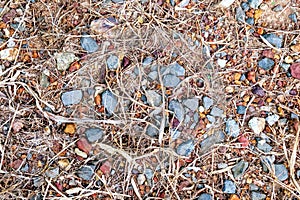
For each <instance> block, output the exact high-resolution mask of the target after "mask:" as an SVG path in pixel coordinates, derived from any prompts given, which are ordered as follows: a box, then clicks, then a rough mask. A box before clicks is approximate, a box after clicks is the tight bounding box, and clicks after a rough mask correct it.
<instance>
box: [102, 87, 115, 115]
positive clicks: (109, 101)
mask: <svg viewBox="0 0 300 200" xmlns="http://www.w3.org/2000/svg"><path fill="white" fill-rule="evenodd" d="M101 99H102V105H103V106H104V108H105V110H106V111H107V113H108V114H109V115H111V114H112V113H113V112H114V111H115V109H116V107H117V104H118V99H117V97H116V96H115V95H114V94H113V93H112V92H111V91H109V90H105V91H104V92H103V93H102V95H101Z"/></svg>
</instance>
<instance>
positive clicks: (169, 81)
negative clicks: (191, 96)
mask: <svg viewBox="0 0 300 200" xmlns="http://www.w3.org/2000/svg"><path fill="white" fill-rule="evenodd" d="M180 81H181V80H180V79H179V78H178V77H177V76H175V75H173V74H166V75H164V77H163V84H164V86H165V87H176V86H177V85H178V84H179V83H180Z"/></svg>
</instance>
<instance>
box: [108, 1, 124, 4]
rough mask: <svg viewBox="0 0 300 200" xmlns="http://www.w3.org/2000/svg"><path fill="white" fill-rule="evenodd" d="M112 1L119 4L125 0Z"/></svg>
mask: <svg viewBox="0 0 300 200" xmlns="http://www.w3.org/2000/svg"><path fill="white" fill-rule="evenodd" d="M111 1H112V2H114V3H119V4H122V3H124V0H111Z"/></svg>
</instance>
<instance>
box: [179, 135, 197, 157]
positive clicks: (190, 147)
mask: <svg viewBox="0 0 300 200" xmlns="http://www.w3.org/2000/svg"><path fill="white" fill-rule="evenodd" d="M194 148H195V142H194V140H192V139H190V140H188V141H186V142H183V143H181V144H180V145H178V147H177V149H176V153H177V154H179V155H181V156H189V155H190V154H191V153H192V152H193V151H194Z"/></svg>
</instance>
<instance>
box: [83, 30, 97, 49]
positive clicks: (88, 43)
mask: <svg viewBox="0 0 300 200" xmlns="http://www.w3.org/2000/svg"><path fill="white" fill-rule="evenodd" d="M83 35H84V36H85V35H86V34H83ZM80 44H81V47H82V48H83V49H84V50H86V51H87V52H88V53H94V52H96V51H97V50H98V49H99V45H98V44H97V42H96V40H94V39H93V38H92V37H82V38H80Z"/></svg>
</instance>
